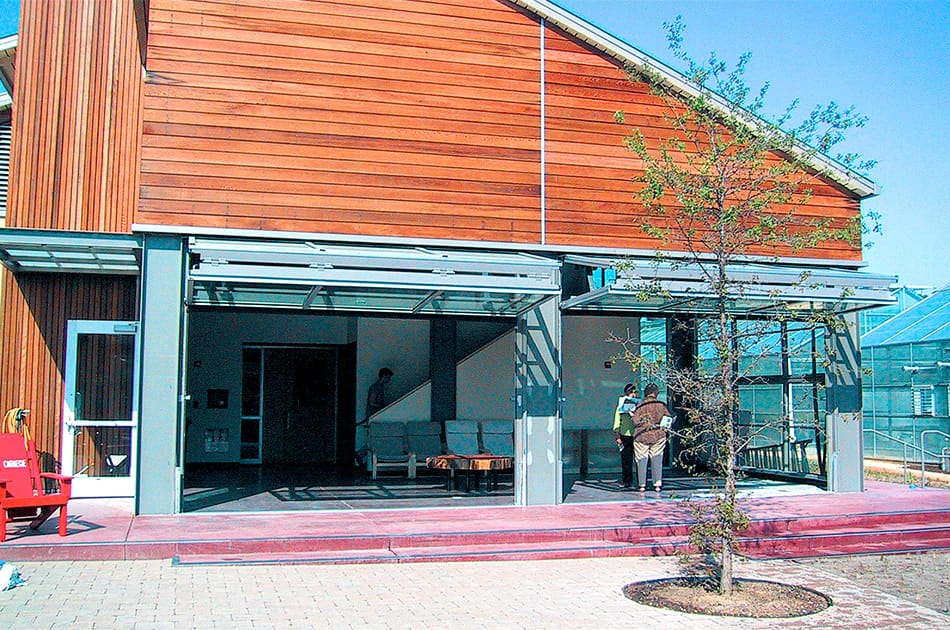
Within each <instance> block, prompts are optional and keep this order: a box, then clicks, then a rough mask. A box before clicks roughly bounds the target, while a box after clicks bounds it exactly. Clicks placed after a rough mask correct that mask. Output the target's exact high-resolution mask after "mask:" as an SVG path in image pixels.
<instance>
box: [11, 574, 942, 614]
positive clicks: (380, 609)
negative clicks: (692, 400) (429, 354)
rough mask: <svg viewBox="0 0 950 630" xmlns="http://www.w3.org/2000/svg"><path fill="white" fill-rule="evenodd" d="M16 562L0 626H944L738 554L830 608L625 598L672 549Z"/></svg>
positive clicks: (843, 585)
mask: <svg viewBox="0 0 950 630" xmlns="http://www.w3.org/2000/svg"><path fill="white" fill-rule="evenodd" d="M16 564H17V566H18V567H19V568H20V571H21V573H22V575H23V577H25V578H26V579H27V580H28V581H27V583H26V584H24V585H22V586H19V587H17V588H15V589H13V590H10V591H5V592H0V627H11V628H54V627H55V628H100V627H102V628H170V629H171V628H176V629H177V628H198V627H201V628H217V627H221V628H290V627H311V628H433V629H434V628H439V629H441V628H446V627H452V628H456V629H465V628H484V627H491V628H565V627H573V628H598V629H599V628H621V627H623V628H658V627H688V628H690V629H693V628H721V627H729V628H828V627H847V628H895V627H899V628H921V629H923V628H927V629H930V628H936V627H945V626H946V625H947V623H948V617H947V616H946V615H942V614H940V613H938V612H936V611H933V610H930V609H928V608H924V607H921V606H918V605H916V604H914V603H912V602H909V601H906V600H903V599H899V598H897V597H894V596H892V595H888V594H885V593H882V592H879V591H875V590H873V589H870V588H867V587H862V586H859V585H858V584H856V583H854V582H852V581H850V580H848V579H846V578H844V577H841V576H838V575H835V574H832V573H829V572H826V571H823V570H819V569H815V568H813V567H809V566H805V565H802V564H797V563H795V562H790V561H768V562H748V561H743V562H741V563H740V565H739V568H738V574H739V575H742V576H745V577H755V578H761V579H771V580H776V581H784V582H789V583H795V584H801V585H804V586H808V587H811V588H815V589H818V590H820V591H822V592H823V593H825V594H827V595H829V596H830V597H831V598H832V599H833V600H834V601H835V605H834V606H833V607H832V608H830V609H829V610H827V611H825V612H822V613H819V614H817V615H813V616H810V617H804V618H798V619H791V620H781V621H775V620H772V621H763V620H751V619H725V620H724V619H722V618H712V617H703V616H698V615H687V614H682V613H674V612H670V611H664V610H660V609H655V608H649V607H645V606H640V605H638V604H635V603H633V602H631V601H630V600H628V599H626V598H625V597H624V596H623V594H622V593H621V589H622V588H623V586H624V585H625V584H627V583H629V582H632V581H635V580H643V579H653V578H660V577H667V576H669V575H673V574H675V573H676V572H677V564H676V560H674V559H672V558H596V559H588V560H542V561H526V562H455V563H415V564H377V565H336V566H316V565H274V566H196V567H182V566H172V564H171V562H170V561H168V560H139V561H118V562H111V561H95V562H19V563H16ZM677 622H679V624H680V625H679V626H674V625H673V624H674V623H677ZM683 623H686V624H687V625H682V624H683Z"/></svg>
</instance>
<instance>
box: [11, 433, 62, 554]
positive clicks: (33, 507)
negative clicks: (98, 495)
mask: <svg viewBox="0 0 950 630" xmlns="http://www.w3.org/2000/svg"><path fill="white" fill-rule="evenodd" d="M47 479H50V480H54V481H56V482H57V483H58V486H59V492H55V493H47V492H46V488H45V482H46V480H47ZM72 481H73V478H72V477H67V476H66V475H59V474H56V473H45V472H40V467H39V461H38V459H37V457H36V446H35V445H34V443H33V440H31V439H28V438H27V437H25V436H24V435H21V434H19V433H0V542H3V541H4V540H6V537H7V523H10V522H12V521H15V520H16V521H18V520H26V519H29V520H30V529H38V528H39V527H40V525H42V524H43V523H44V522H45V521H46V519H48V518H49V517H50V516H52V515H53V513H54V512H56V509H57V508H59V535H60V536H65V535H66V503H67V502H68V501H69V496H70V492H71V491H72Z"/></svg>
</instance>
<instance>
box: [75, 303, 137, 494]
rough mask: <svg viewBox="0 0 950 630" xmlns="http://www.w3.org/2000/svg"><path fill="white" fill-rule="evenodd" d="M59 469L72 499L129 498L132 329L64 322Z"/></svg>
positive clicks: (133, 431)
mask: <svg viewBox="0 0 950 630" xmlns="http://www.w3.org/2000/svg"><path fill="white" fill-rule="evenodd" d="M66 330H67V338H66V383H65V388H66V391H65V400H64V405H63V431H62V436H63V439H62V442H63V452H62V467H63V473H64V474H66V475H72V476H73V496H74V497H131V496H134V494H135V475H136V469H137V468H138V466H137V465H136V464H137V462H136V459H137V458H136V451H137V450H138V449H137V446H138V387H137V371H136V369H135V359H136V356H137V354H138V339H139V335H138V323H137V322H117V321H91V320H76V321H70V322H69V324H68V326H67V329H66Z"/></svg>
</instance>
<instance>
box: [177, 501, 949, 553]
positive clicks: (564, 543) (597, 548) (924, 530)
mask: <svg viewBox="0 0 950 630" xmlns="http://www.w3.org/2000/svg"><path fill="white" fill-rule="evenodd" d="M937 518H941V519H942V515H941V514H938V513H932V514H929V515H919V514H918V515H913V514H898V515H892V516H891V517H889V518H883V517H879V516H878V515H872V516H870V517H868V518H865V519H861V518H855V517H854V516H844V517H842V518H840V519H837V520H835V519H830V518H821V519H794V520H792V521H790V520H788V519H780V520H778V521H774V522H768V521H761V522H758V523H754V524H753V527H752V528H750V530H748V531H746V532H744V533H742V534H740V538H741V545H740V546H741V552H742V553H743V555H746V556H748V557H750V558H759V559H766V558H800V557H813V556H819V555H832V554H856V553H896V552H901V551H903V552H906V551H922V550H930V549H945V548H950V524H948V522H947V521H946V520H941V521H940V522H939V523H938V524H933V523H932V522H931V521H933V520H935V519H937ZM809 525H811V526H812V527H809ZM687 548H688V527H687V526H686V525H675V526H671V525H664V526H659V527H629V528H627V527H608V528H597V527H594V528H570V529H548V530H523V531H507V532H503V531H492V532H489V531H483V532H470V533H441V534H418V535H397V536H354V537H350V538H347V537H334V538H332V539H322V538H313V539H306V540H296V541H287V540H283V541H281V540H270V541H265V540H259V541H256V542H255V541H229V542H202V543H194V544H188V543H178V550H177V553H176V555H175V563H176V564H178V565H195V564H239V563H240V564H276V563H307V564H330V563H332V564H344V563H378V562H387V563H394V562H435V561H439V562H446V561H470V560H514V559H518V560H525V559H536V560H540V559H551V558H592V557H613V556H644V555H653V556H666V555H671V554H674V553H676V552H677V551H682V550H685V549H687ZM166 557H167V556H166Z"/></svg>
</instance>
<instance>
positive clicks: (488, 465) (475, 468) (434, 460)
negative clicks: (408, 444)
mask: <svg viewBox="0 0 950 630" xmlns="http://www.w3.org/2000/svg"><path fill="white" fill-rule="evenodd" d="M514 466H515V464H514V459H513V458H511V457H500V456H498V455H437V456H435V457H428V458H426V468H432V469H434V470H444V471H446V472H447V473H448V474H447V476H446V482H445V489H446V490H452V486H453V483H454V485H455V489H456V490H457V489H458V478H459V475H458V474H457V473H458V472H463V473H464V476H465V479H466V484H465V486H466V490H468V475H472V476H474V478H475V489H476V490H478V473H480V472H486V473H488V481H487V482H486V486H487V488H488V490H495V489H497V488H498V473H499V472H501V471H503V470H511V469H513V468H514Z"/></svg>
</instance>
